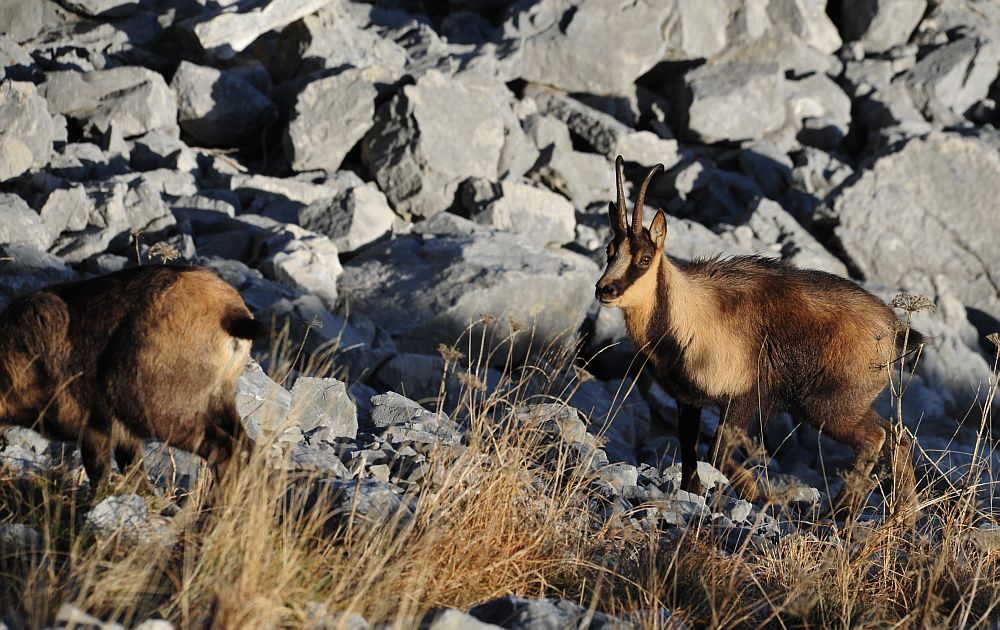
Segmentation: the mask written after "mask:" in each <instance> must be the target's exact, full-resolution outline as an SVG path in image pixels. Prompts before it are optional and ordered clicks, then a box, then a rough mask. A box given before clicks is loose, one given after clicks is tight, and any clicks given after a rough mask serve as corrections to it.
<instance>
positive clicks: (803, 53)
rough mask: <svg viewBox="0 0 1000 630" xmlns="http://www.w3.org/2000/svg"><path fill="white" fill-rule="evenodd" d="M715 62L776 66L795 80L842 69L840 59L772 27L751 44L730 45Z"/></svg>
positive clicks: (716, 57) (828, 73)
mask: <svg viewBox="0 0 1000 630" xmlns="http://www.w3.org/2000/svg"><path fill="white" fill-rule="evenodd" d="M769 6H771V5H769ZM773 6H777V4H775V5H773ZM712 61H713V62H714V63H722V62H736V63H748V64H754V65H760V64H769V63H776V64H778V66H779V67H780V69H781V72H782V73H785V74H791V75H792V76H795V77H804V76H807V75H810V74H814V73H817V72H819V73H823V74H827V75H830V76H838V75H839V74H840V72H841V70H842V69H843V64H842V63H841V62H840V60H839V59H837V58H836V57H834V56H832V55H827V54H823V53H822V52H820V51H819V50H817V49H815V48H813V47H812V46H810V45H809V44H808V43H806V42H804V41H803V40H802V38H800V37H799V36H797V35H795V33H793V32H792V31H791V30H789V29H787V28H771V29H769V30H768V31H767V32H766V33H764V34H763V35H762V36H760V37H757V38H754V39H752V40H751V41H748V42H742V43H740V44H738V45H734V46H730V47H728V48H726V49H725V50H723V51H722V52H720V53H719V54H718V55H716V56H714V57H712Z"/></svg>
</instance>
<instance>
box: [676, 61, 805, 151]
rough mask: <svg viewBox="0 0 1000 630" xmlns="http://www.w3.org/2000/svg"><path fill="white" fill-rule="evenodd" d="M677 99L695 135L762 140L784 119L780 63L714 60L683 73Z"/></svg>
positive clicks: (712, 139)
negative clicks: (759, 63) (681, 88)
mask: <svg viewBox="0 0 1000 630" xmlns="http://www.w3.org/2000/svg"><path fill="white" fill-rule="evenodd" d="M684 83H685V87H684V90H683V95H681V96H678V97H676V98H675V101H674V102H675V103H676V105H677V107H678V110H679V111H682V112H684V115H685V120H686V123H685V127H686V129H687V132H688V134H689V135H691V136H692V138H694V139H696V140H699V141H701V142H706V143H712V142H722V141H736V140H749V139H757V138H761V137H763V136H765V135H766V134H768V133H770V132H772V131H776V130H777V129H779V128H780V127H781V126H782V125H783V124H784V122H785V113H784V108H785V100H784V95H783V91H782V89H781V87H782V86H781V84H782V77H781V73H780V71H779V68H778V65H777V64H766V65H758V64H744V63H735V62H733V63H730V62H723V63H709V64H705V65H703V66H700V67H698V68H695V69H694V70H692V71H690V72H688V73H687V74H686V75H684Z"/></svg>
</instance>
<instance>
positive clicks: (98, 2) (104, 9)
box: [58, 0, 139, 18]
mask: <svg viewBox="0 0 1000 630" xmlns="http://www.w3.org/2000/svg"><path fill="white" fill-rule="evenodd" d="M58 2H59V4H61V5H63V6H64V7H66V8H67V9H69V10H70V11H75V12H77V13H82V14H83V15H87V16H90V17H101V18H121V17H125V16H126V15H131V14H132V13H135V11H136V9H138V8H139V0H58Z"/></svg>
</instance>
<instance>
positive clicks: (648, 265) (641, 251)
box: [597, 155, 667, 307]
mask: <svg viewBox="0 0 1000 630" xmlns="http://www.w3.org/2000/svg"><path fill="white" fill-rule="evenodd" d="M624 168H625V160H623V159H622V156H620V155H619V156H618V159H616V160H615V172H616V174H617V183H618V203H617V205H616V204H614V203H609V204H608V216H609V217H610V219H611V229H612V236H611V242H610V243H608V247H607V251H608V266H607V267H606V268H605V270H604V275H602V276H601V279H600V280H598V281H597V299H598V300H600V302H601V304H602V305H603V306H609V307H610V306H623V307H627V306H629V305H630V304H631V303H632V302H633V301H634V300H635V299H642V298H641V297H639V296H633V295H632V294H633V293H635V292H634V291H629V289H631V288H632V287H634V286H635V285H636V282H638V281H639V280H640V279H642V278H644V277H646V279H647V280H648V279H650V278H655V272H656V268H657V267H658V266H659V262H660V254H661V253H662V252H663V240H664V238H666V236H667V219H666V217H665V216H664V214H663V211H662V210H659V211H657V213H656V216H655V217H654V218H653V223H652V225H650V226H649V229H648V230H647V229H646V228H644V227H642V206H643V203H644V202H645V200H646V189H647V188H649V182H650V181H652V179H653V176H654V175H656V174H657V173H658V172H660V171H662V170H663V165H662V164H657V165H656V166H654V167H653V168H651V169H649V172H648V173H646V179H645V180H644V181H643V182H642V186H641V187H640V188H639V194H638V196H637V197H636V200H635V207H634V208H633V210H632V226H631V227H629V224H628V221H627V219H626V212H628V208H627V207H626V202H625V173H624ZM651 272H652V273H651Z"/></svg>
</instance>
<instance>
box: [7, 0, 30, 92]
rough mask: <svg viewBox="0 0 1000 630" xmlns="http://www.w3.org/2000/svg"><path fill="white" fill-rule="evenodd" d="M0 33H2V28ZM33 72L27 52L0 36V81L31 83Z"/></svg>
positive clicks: (8, 38) (10, 40) (9, 39)
mask: <svg viewBox="0 0 1000 630" xmlns="http://www.w3.org/2000/svg"><path fill="white" fill-rule="evenodd" d="M15 5H16V3H15ZM0 10H2V9H0ZM0 19H2V18H0ZM0 32H3V29H2V28H0ZM35 71H36V68H35V60H34V59H32V58H31V55H30V54H28V51H27V50H25V49H24V48H22V47H21V46H18V44H17V42H15V41H14V40H13V39H11V38H10V37H7V36H6V35H0V79H9V80H11V81H31V79H32V78H33V77H34V76H35Z"/></svg>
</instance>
